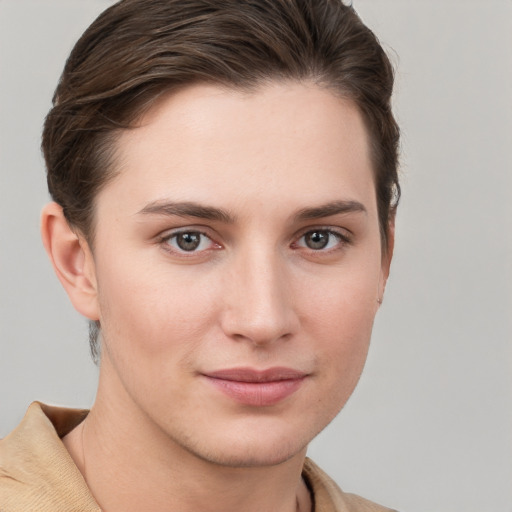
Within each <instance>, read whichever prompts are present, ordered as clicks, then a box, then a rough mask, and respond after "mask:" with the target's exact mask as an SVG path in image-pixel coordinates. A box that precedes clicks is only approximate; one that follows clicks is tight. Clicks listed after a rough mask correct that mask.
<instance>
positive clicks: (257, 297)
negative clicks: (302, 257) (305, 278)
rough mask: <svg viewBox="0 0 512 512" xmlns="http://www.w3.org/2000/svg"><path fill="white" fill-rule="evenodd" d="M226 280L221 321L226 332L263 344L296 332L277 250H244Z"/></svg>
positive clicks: (290, 288)
mask: <svg viewBox="0 0 512 512" xmlns="http://www.w3.org/2000/svg"><path fill="white" fill-rule="evenodd" d="M226 280H227V281H228V282H227V283H225V290H226V294H225V296H224V305H223V306H224V307H223V313H222V316H221V324H222V329H223V331H224V333H225V334H226V335H227V336H229V337H230V338H232V339H236V340H240V341H242V340H245V341H249V342H251V343H252V344H254V345H257V346H265V345H268V344H270V343H273V342H275V341H278V340H284V339H286V338H289V337H290V336H291V335H293V334H294V333H296V332H297V330H298V326H299V318H298V315H297V313H296V311H295V309H294V305H293V303H294V300H293V286H292V282H291V277H290V272H288V271H287V269H286V264H285V262H284V261H283V260H282V258H281V257H280V256H279V255H278V254H275V253H273V252H272V251H265V250H253V251H246V252H245V253H243V254H240V255H238V257H237V258H236V262H235V264H234V265H232V266H231V268H230V272H228V273H227V274H226Z"/></svg>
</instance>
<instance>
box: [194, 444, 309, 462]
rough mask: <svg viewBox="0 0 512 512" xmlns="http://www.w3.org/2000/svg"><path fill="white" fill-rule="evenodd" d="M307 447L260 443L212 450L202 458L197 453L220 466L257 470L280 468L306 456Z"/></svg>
mask: <svg viewBox="0 0 512 512" xmlns="http://www.w3.org/2000/svg"><path fill="white" fill-rule="evenodd" d="M306 447H307V445H306V446H300V447H298V446H293V447H292V446H286V445H281V446H274V445H272V446H268V445H267V446H264V445H263V443H261V442H260V443H258V446H247V445H245V447H243V448H242V447H240V449H237V450H236V449H233V447H231V448H230V449H229V450H224V451H221V450H210V451H208V452H206V453H204V454H203V455H202V456H201V454H200V453H198V452H196V455H199V456H200V457H201V458H202V459H203V460H205V461H206V462H209V463H211V464H216V465H218V466H225V467H231V468H257V467H268V466H278V465H279V464H284V463H285V462H287V461H289V460H290V459H293V458H294V457H296V456H299V455H301V456H305V454H306Z"/></svg>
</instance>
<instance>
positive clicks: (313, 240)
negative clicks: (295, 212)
mask: <svg viewBox="0 0 512 512" xmlns="http://www.w3.org/2000/svg"><path fill="white" fill-rule="evenodd" d="M344 242H346V243H348V242H349V240H348V239H347V237H346V236H344V235H342V234H341V233H338V232H336V231H332V230H329V229H313V230H311V231H308V232H307V233H304V234H303V235H302V236H301V237H300V238H299V240H298V241H297V243H296V245H297V246H298V247H307V248H308V249H311V250H313V251H322V250H329V249H334V248H336V247H337V246H339V245H340V244H341V245H342V244H343V243H344Z"/></svg>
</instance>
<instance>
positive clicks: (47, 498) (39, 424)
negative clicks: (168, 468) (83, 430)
mask: <svg viewBox="0 0 512 512" xmlns="http://www.w3.org/2000/svg"><path fill="white" fill-rule="evenodd" d="M87 413H88V411H87V410H79V409H64V408H60V407H51V406H48V405H45V404H42V403H40V402H34V403H32V404H31V405H30V407H29V408H28V411H27V413H26V415H25V417H24V418H23V421H22V422H21V423H20V425H19V426H18V427H17V428H16V429H15V430H13V432H11V434H9V435H8V436H7V437H6V438H5V439H2V440H0V512H36V511H37V512H101V509H100V507H99V506H98V504H97V503H96V501H95V500H94V498H93V496H92V494H91V492H90V491H89V489H88V487H87V484H86V483H85V480H84V479H83V477H82V474H81V473H80V471H79V470H78V468H77V467H76V465H75V464H74V462H73V460H72V459H71V457H70V455H69V453H68V451H67V450H66V448H65V446H64V444H63V443H62V441H61V438H62V437H64V436H65V435H66V434H67V433H68V432H70V431H71V430H72V429H73V428H75V427H76V426H77V425H78V424H79V423H80V422H81V421H83V419H84V418H85V417H86V416H87ZM303 477H304V479H305V481H306V483H307V484H308V486H309V488H310V490H311V494H312V497H313V503H314V512H391V511H390V509H387V508H384V507H381V506H379V505H376V504H374V503H371V502H369V501H367V500H365V499H363V498H360V497H359V496H355V495H353V494H346V493H343V492H342V491H341V490H340V489H339V487H338V486H337V485H336V484H335V483H334V481H333V480H331V479H330V478H329V477H328V476H327V475H326V474H325V473H324V472H323V471H322V470H321V469H320V468H319V467H318V466H317V465H316V464H315V463H314V462H312V461H311V460H310V459H306V461H305V463H304V469H303Z"/></svg>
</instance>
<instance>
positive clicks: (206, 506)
mask: <svg viewBox="0 0 512 512" xmlns="http://www.w3.org/2000/svg"><path fill="white" fill-rule="evenodd" d="M101 390H102V388H101V382H100V388H99V391H98V397H97V400H96V403H95V404H94V406H93V407H92V409H91V412H90V414H89V416H88V417H87V418H86V420H84V422H82V423H81V424H80V425H79V426H78V427H77V428H76V429H75V430H74V431H72V432H71V433H70V434H68V436H66V438H64V444H65V445H66V447H67V448H68V450H69V452H70V454H71V456H72V457H73V459H74V461H75V463H76V464H77V466H78V468H79V469H80V471H81V472H82V475H83V476H84V478H85V480H86V482H87V485H88V486H89V488H90V490H91V493H92V495H93V496H94V497H95V499H96V501H97V502H98V504H99V505H100V507H101V509H102V510H103V511H104V512H121V511H123V512H131V511H134V512H135V511H137V512H138V511H140V510H148V511H151V512H178V511H179V512H189V511H190V512H191V511H197V510H201V511H204V512H220V511H222V512H235V511H236V512H239V511H240V510H244V512H256V511H258V512H260V511H261V510H272V511H274V512H297V511H300V512H309V511H310V510H311V502H310V497H309V492H308V490H307V487H306V485H305V484H304V482H303V480H302V478H301V471H302V465H303V462H304V457H305V450H303V451H302V452H301V453H299V454H297V455H295V456H294V457H292V458H291V459H289V460H287V461H285V462H283V463H281V464H277V465H273V466H258V467H229V466H221V465H218V464H214V463H211V462H209V461H207V460H203V459H200V458H198V457H197V456H196V455H195V454H193V453H191V452H189V451H187V450H185V449H184V448H182V447H181V446H179V445H177V444H176V443H175V442H174V441H173V440H172V439H170V438H169V437H168V436H167V435H166V434H165V432H163V431H162V430H161V429H159V428H158V427H157V426H156V425H154V424H153V423H152V422H151V421H150V419H149V418H147V416H146V415H144V414H143V413H142V412H141V411H140V410H138V408H136V407H134V405H133V404H130V401H129V400H124V401H123V400H116V401H113V400H107V399H106V398H105V396H110V394H108V395H107V394H104V393H102V391H101ZM104 395H105V396H104Z"/></svg>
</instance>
